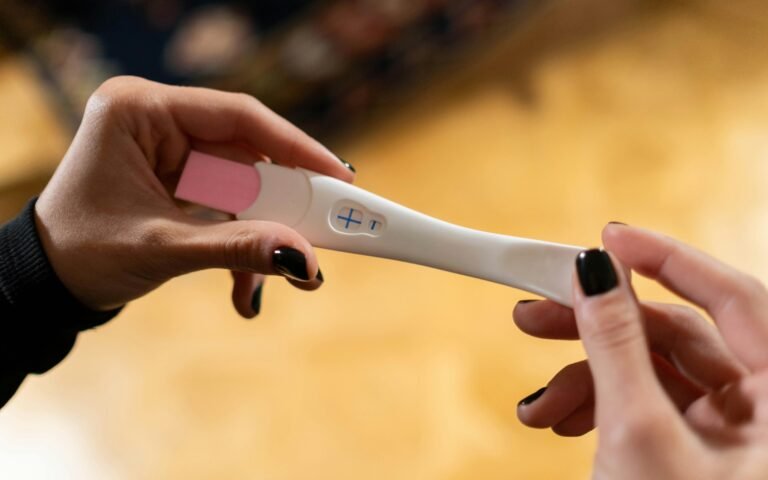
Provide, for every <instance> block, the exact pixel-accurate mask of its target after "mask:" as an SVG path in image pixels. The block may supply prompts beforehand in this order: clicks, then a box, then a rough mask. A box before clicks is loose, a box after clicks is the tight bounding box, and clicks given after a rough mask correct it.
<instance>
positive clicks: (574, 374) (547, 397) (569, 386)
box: [517, 356, 705, 436]
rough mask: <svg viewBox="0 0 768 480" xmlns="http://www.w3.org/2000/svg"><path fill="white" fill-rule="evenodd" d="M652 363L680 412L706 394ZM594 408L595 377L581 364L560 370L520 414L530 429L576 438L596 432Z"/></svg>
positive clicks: (655, 360)
mask: <svg viewBox="0 0 768 480" xmlns="http://www.w3.org/2000/svg"><path fill="white" fill-rule="evenodd" d="M652 362H653V367H654V371H655V373H656V376H657V378H658V380H659V383H660V384H661V385H662V387H663V388H664V391H665V392H666V393H667V395H669V398H670V399H671V400H672V402H673V403H674V404H675V406H676V407H677V409H678V411H681V412H682V411H685V410H686V409H687V408H688V406H689V405H691V404H692V403H693V402H694V401H696V400H697V399H699V398H701V397H702V396H703V395H704V394H705V392H704V391H703V390H701V389H699V388H698V387H696V386H695V385H693V384H692V383H691V382H690V381H688V380H687V379H686V378H684V377H682V376H681V375H680V373H679V372H677V371H676V370H675V369H674V368H673V367H672V366H671V365H670V364H669V363H668V362H666V361H665V360H664V359H663V358H661V357H659V356H653V357H652ZM594 406H595V401H594V384H593V380H592V374H591V372H590V370H589V366H588V364H587V362H586V361H581V362H577V363H574V364H571V365H568V366H566V367H565V368H563V369H562V370H560V371H559V372H558V373H557V374H556V375H555V376H554V377H553V378H552V380H550V381H549V383H548V384H547V387H546V390H545V391H544V392H543V393H542V394H541V395H540V396H539V397H538V398H537V399H536V400H535V401H534V402H521V403H520V404H519V405H518V409H517V414H518V418H519V419H520V421H521V422H522V423H523V424H525V425H527V426H529V427H533V428H552V429H553V430H554V431H555V433H558V434H560V435H565V436H574V435H583V434H585V433H587V432H588V431H589V430H591V429H592V428H594V423H593V419H594V414H593V410H594ZM587 419H589V421H586V420H587ZM558 427H559V428H558Z"/></svg>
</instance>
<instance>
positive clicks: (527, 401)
mask: <svg viewBox="0 0 768 480" xmlns="http://www.w3.org/2000/svg"><path fill="white" fill-rule="evenodd" d="M546 391H547V387H541V388H540V389H538V390H536V391H535V392H533V393H532V394H530V395H528V396H527V397H525V398H524V399H522V400H520V401H519V402H518V403H517V406H518V407H524V406H526V405H530V404H532V403H533V402H535V401H536V400H538V398H539V397H540V396H542V395H544V392H546Z"/></svg>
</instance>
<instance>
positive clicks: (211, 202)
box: [176, 151, 261, 215]
mask: <svg viewBox="0 0 768 480" xmlns="http://www.w3.org/2000/svg"><path fill="white" fill-rule="evenodd" d="M260 189H261V178H260V177H259V172H258V171H257V170H256V168H254V166H253V165H245V164H242V163H237V162H233V161H231V160H225V159H223V158H219V157H214V156H213V155H207V154H205V153H200V152H195V151H192V152H191V153H190V154H189V158H188V159H187V165H186V166H185V167H184V172H183V173H182V174H181V180H179V185H178V186H177V187H176V197H177V198H180V199H182V200H186V201H189V202H193V203H197V204H199V205H204V206H206V207H210V208H213V209H216V210H221V211H222V212H227V213H232V214H235V215H236V214H238V213H240V212H243V211H245V210H247V209H248V207H250V206H251V205H253V203H254V202H255V201H256V199H257V198H258V197H259V190H260Z"/></svg>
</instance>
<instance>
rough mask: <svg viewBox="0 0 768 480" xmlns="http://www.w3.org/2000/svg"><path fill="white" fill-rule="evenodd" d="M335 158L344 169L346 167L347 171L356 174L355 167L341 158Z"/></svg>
mask: <svg viewBox="0 0 768 480" xmlns="http://www.w3.org/2000/svg"><path fill="white" fill-rule="evenodd" d="M336 158H338V159H339V161H340V162H341V164H342V165H344V166H345V167H347V169H349V171H350V172H352V173H357V170H355V167H354V166H353V165H352V164H351V163H349V162H348V161H346V160H344V159H343V158H341V157H340V156H338V155H336Z"/></svg>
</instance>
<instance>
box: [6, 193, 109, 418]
mask: <svg viewBox="0 0 768 480" xmlns="http://www.w3.org/2000/svg"><path fill="white" fill-rule="evenodd" d="M35 202H36V199H33V200H31V201H30V202H29V203H28V204H27V206H26V207H25V208H24V210H23V211H22V212H21V214H19V216H18V217H16V218H14V219H13V220H11V221H10V222H8V223H6V224H5V225H3V226H2V227H0V328H1V330H0V407H2V406H3V405H5V404H6V402H8V400H9V399H10V398H11V397H12V396H13V394H14V393H15V392H16V390H17V389H18V388H19V386H20V385H21V382H22V381H24V378H25V377H26V376H27V375H28V374H30V373H36V374H40V373H44V372H47V371H48V370H50V369H51V368H53V367H54V366H55V365H56V364H57V363H59V362H60V361H61V360H63V359H64V357H65V356H67V354H68V353H69V352H70V350H72V347H73V346H74V344H75V339H76V338H77V334H78V332H80V331H82V330H85V329H89V328H93V327H95V326H98V325H101V324H103V323H104V322H106V321H107V320H109V319H111V318H113V317H114V316H115V315H117V314H118V313H119V311H120V309H117V310H113V311H109V312H95V311H92V310H90V309H88V308H86V307H85V306H84V305H82V304H81V303H80V302H78V300H77V299H75V298H74V297H73V296H72V294H71V293H70V292H69V291H68V290H67V288H66V287H65V286H64V285H63V284H62V283H61V281H60V280H59V278H58V277H57V276H56V273H55V272H54V271H53V268H52V267H51V264H50V262H49V261H48V257H47V256H46V254H45V251H44V250H43V246H42V244H41V243H40V238H39V236H38V233H37V228H36V227H35V213H34V212H35Z"/></svg>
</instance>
